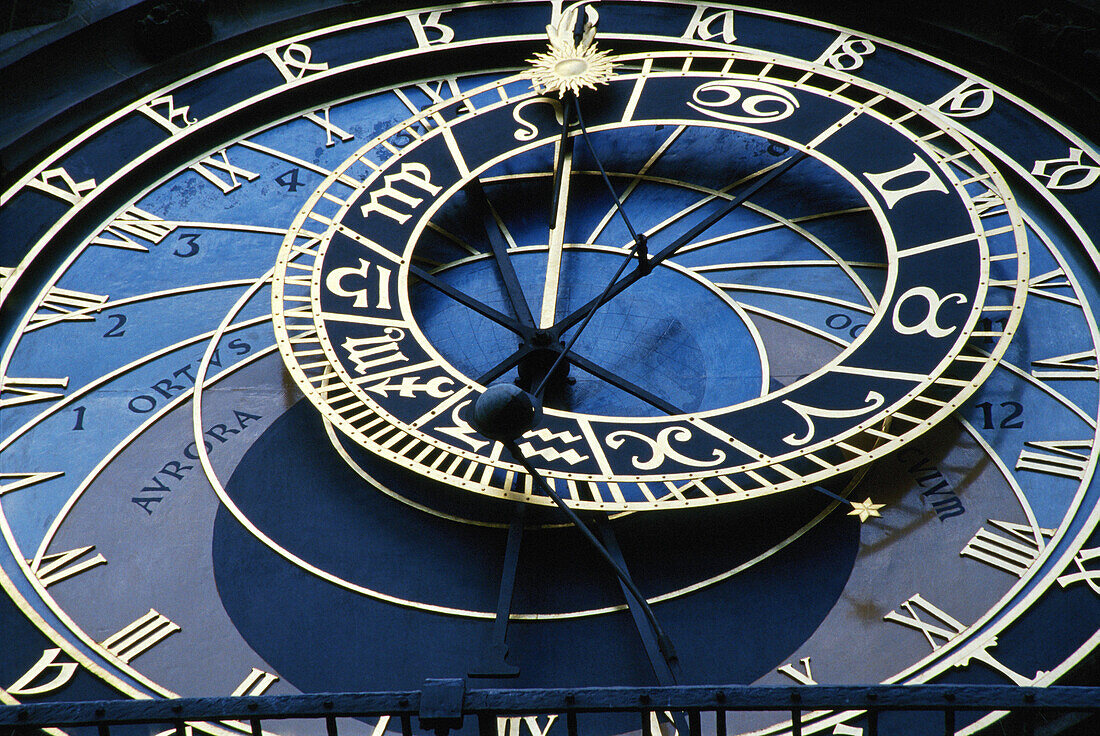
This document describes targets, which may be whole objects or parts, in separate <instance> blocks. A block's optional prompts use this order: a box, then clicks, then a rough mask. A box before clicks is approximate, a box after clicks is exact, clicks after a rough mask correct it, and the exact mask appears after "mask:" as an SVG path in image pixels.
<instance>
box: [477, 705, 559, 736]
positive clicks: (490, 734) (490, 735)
mask: <svg viewBox="0 0 1100 736" xmlns="http://www.w3.org/2000/svg"><path fill="white" fill-rule="evenodd" d="M565 728H566V730H567V731H568V732H569V736H577V712H576V711H572V710H571V711H569V712H568V713H566V714H565ZM490 736H492V735H491V734H490Z"/></svg>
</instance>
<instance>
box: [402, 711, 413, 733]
mask: <svg viewBox="0 0 1100 736" xmlns="http://www.w3.org/2000/svg"><path fill="white" fill-rule="evenodd" d="M412 732H413V724H412V716H411V715H409V714H408V713H402V714H401V736H412Z"/></svg>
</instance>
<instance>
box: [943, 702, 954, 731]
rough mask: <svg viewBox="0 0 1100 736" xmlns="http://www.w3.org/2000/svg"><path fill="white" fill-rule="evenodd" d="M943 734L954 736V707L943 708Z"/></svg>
mask: <svg viewBox="0 0 1100 736" xmlns="http://www.w3.org/2000/svg"><path fill="white" fill-rule="evenodd" d="M943 736H955V709H954V708H944V711H943Z"/></svg>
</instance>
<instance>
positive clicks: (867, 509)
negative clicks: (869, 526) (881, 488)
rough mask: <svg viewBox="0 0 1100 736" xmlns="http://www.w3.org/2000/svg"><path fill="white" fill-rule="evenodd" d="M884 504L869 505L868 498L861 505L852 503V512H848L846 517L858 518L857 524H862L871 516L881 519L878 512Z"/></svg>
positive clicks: (869, 500)
mask: <svg viewBox="0 0 1100 736" xmlns="http://www.w3.org/2000/svg"><path fill="white" fill-rule="evenodd" d="M885 505H886V504H884V503H871V499H870V498H868V499H867V500H866V501H864V502H862V503H854V502H853V503H852V510H851V511H849V512H848V516H858V517H859V522H860V523H861V524H862V523H863V522H865V521H867V520H868V519H870V518H871V517H872V516H877V517H881V516H882V514H880V513H879V512H878V510H879V509H881V508H882V507H883V506H885Z"/></svg>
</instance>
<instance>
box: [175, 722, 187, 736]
mask: <svg viewBox="0 0 1100 736" xmlns="http://www.w3.org/2000/svg"><path fill="white" fill-rule="evenodd" d="M186 734H187V724H186V723H184V722H183V721H182V720H179V721H176V736H186Z"/></svg>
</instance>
